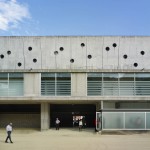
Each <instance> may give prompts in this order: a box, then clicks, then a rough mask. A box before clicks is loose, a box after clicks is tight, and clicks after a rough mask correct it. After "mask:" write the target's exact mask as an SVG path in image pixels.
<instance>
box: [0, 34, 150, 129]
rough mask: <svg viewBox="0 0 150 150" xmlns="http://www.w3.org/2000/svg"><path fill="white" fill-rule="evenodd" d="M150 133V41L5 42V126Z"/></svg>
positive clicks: (0, 73) (0, 72)
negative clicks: (57, 124)
mask: <svg viewBox="0 0 150 150" xmlns="http://www.w3.org/2000/svg"><path fill="white" fill-rule="evenodd" d="M57 117H58V118H59V119H60V121H61V127H74V126H77V125H78V118H80V117H82V118H84V121H85V122H86V127H88V128H94V127H95V124H96V128H97V130H149V129H150V37H137V36H132V37H130V36H128V37H126V36H64V37H63V36H45V37H44V36H43V37H38V36H36V37H23V36H21V37H19V36H18V37H2V36H1V37H0V127H5V126H6V124H7V123H9V122H10V121H11V122H13V125H14V126H15V127H20V128H39V129H41V130H47V129H49V128H51V127H54V126H55V119H56V118H57Z"/></svg>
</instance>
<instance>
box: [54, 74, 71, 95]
mask: <svg viewBox="0 0 150 150" xmlns="http://www.w3.org/2000/svg"><path fill="white" fill-rule="evenodd" d="M56 95H57V96H60V95H64V96H66V95H71V75H70V73H57V79H56Z"/></svg>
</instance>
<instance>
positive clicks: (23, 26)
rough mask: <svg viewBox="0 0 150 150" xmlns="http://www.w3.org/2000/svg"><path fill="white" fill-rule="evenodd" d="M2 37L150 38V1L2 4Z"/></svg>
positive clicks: (11, 0)
mask: <svg viewBox="0 0 150 150" xmlns="http://www.w3.org/2000/svg"><path fill="white" fill-rule="evenodd" d="M0 35H1V36H48V35H50V36H57V35H58V36H59V35H60V36H71V35H75V36H76V35H81V36H86V35H89V36H94V35H96V36H97V35H125V36H133V35H142V36H149V35H150V0H0Z"/></svg>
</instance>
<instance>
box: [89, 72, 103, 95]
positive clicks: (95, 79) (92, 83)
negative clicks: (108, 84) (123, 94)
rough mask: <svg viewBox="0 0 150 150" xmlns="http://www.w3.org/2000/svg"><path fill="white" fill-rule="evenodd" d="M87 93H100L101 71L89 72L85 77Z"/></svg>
mask: <svg viewBox="0 0 150 150" xmlns="http://www.w3.org/2000/svg"><path fill="white" fill-rule="evenodd" d="M87 89H88V91H87V94H88V95H90V96H92V95H93V96H94V95H102V73H89V74H88V77H87Z"/></svg>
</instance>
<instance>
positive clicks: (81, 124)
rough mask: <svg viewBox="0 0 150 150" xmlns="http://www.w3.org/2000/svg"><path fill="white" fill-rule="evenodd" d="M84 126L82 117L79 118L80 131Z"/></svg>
mask: <svg viewBox="0 0 150 150" xmlns="http://www.w3.org/2000/svg"><path fill="white" fill-rule="evenodd" d="M82 126H83V121H82V119H80V120H79V131H81V130H82Z"/></svg>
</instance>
